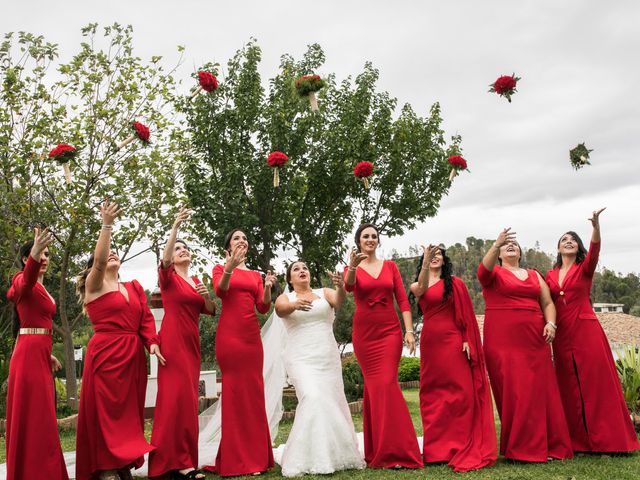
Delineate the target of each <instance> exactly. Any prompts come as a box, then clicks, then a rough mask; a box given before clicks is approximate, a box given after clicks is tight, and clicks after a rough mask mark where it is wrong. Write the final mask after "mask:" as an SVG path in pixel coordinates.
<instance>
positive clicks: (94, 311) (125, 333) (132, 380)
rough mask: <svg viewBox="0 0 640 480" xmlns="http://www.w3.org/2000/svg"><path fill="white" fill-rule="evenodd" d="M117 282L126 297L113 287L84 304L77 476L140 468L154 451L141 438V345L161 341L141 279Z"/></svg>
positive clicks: (144, 366)
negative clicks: (87, 333) (89, 329)
mask: <svg viewBox="0 0 640 480" xmlns="http://www.w3.org/2000/svg"><path fill="white" fill-rule="evenodd" d="M122 285H123V286H124V287H125V288H126V290H127V293H128V295H129V299H128V300H127V298H125V296H124V295H123V294H122V292H120V290H114V291H111V292H108V293H105V294H104V295H101V296H100V297H98V298H96V299H95V300H93V301H91V302H89V303H87V304H86V305H85V308H86V310H87V314H88V316H89V319H90V320H91V323H92V324H93V330H94V334H93V336H92V337H91V339H90V340H89V344H88V345H87V355H86V360H85V365H84V370H83V377H82V387H81V391H80V410H79V412H78V431H77V437H76V452H77V458H76V479H77V480H89V479H95V478H97V476H98V472H99V471H101V470H118V469H122V468H129V467H134V468H139V467H140V466H141V465H142V464H143V463H144V454H145V453H147V452H150V451H151V450H153V447H152V446H151V445H149V443H147V441H146V439H145V437H144V398H145V393H146V388H147V359H146V357H145V353H144V348H145V347H147V348H149V347H150V346H151V345H153V344H158V345H159V344H160V340H159V338H158V336H157V335H156V327H155V323H154V320H153V315H152V314H151V311H150V310H149V307H148V305H147V298H146V296H145V294H144V290H143V289H142V287H141V286H140V284H139V283H138V282H137V281H135V280H133V281H131V282H126V283H123V284H122ZM167 361H168V362H170V361H171V360H170V359H169V358H168V357H167Z"/></svg>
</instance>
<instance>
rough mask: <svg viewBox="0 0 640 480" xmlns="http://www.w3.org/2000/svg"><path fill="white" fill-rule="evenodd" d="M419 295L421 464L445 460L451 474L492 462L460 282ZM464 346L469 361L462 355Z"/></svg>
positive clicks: (474, 332)
mask: <svg viewBox="0 0 640 480" xmlns="http://www.w3.org/2000/svg"><path fill="white" fill-rule="evenodd" d="M452 280H453V291H452V292H451V294H450V295H449V296H448V298H447V300H446V301H443V294H444V281H443V280H440V281H439V282H437V283H435V284H434V285H432V286H431V287H429V289H428V290H427V291H426V292H425V293H424V294H423V295H422V297H420V299H419V305H420V308H421V310H422V313H423V315H424V323H423V326H422V331H421V332H420V413H421V414H422V425H423V428H424V436H423V448H422V455H423V458H424V461H425V462H426V463H430V462H448V463H449V466H450V467H451V468H453V469H454V470H455V471H456V472H466V471H469V470H476V469H479V468H483V467H486V466H489V465H492V464H493V463H495V461H496V459H497V456H498V447H497V443H496V429H495V423H494V418H493V404H492V402H491V389H490V387H489V379H488V377H487V371H486V366H485V361H484V353H483V351H482V342H481V339H480V331H479V329H478V322H477V321H476V317H475V315H474V313H473V305H472V304H471V298H470V297H469V292H468V291H467V287H466V286H465V284H464V282H463V281H462V280H460V279H459V278H457V277H453V278H452ZM463 342H468V344H469V349H470V353H471V361H469V360H468V359H467V356H466V354H465V353H464V352H463V351H462V343H463Z"/></svg>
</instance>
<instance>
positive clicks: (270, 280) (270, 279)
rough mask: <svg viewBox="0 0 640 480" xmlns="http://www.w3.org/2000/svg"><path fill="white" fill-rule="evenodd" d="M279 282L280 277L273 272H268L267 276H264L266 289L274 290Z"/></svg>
mask: <svg viewBox="0 0 640 480" xmlns="http://www.w3.org/2000/svg"><path fill="white" fill-rule="evenodd" d="M277 281H278V277H276V274H275V273H273V272H272V271H271V270H267V274H266V275H265V276H264V288H272V287H273V286H274V285H275V283H276V282H277Z"/></svg>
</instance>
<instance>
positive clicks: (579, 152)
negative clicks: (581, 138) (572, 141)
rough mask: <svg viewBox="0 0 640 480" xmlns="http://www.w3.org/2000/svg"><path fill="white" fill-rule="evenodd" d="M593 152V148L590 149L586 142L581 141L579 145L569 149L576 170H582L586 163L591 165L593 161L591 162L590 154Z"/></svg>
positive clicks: (572, 164)
mask: <svg viewBox="0 0 640 480" xmlns="http://www.w3.org/2000/svg"><path fill="white" fill-rule="evenodd" d="M591 152H593V150H589V149H588V148H587V147H586V146H585V144H584V142H583V143H579V144H578V146H577V147H575V148H572V149H571V150H569V159H570V161H571V166H572V167H573V168H575V169H576V170H580V169H581V168H582V167H584V166H585V165H591V163H589V154H590V153H591Z"/></svg>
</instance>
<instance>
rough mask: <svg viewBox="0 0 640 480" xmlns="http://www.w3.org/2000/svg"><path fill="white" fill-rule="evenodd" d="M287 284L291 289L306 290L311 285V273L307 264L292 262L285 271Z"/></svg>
mask: <svg viewBox="0 0 640 480" xmlns="http://www.w3.org/2000/svg"><path fill="white" fill-rule="evenodd" d="M287 283H288V284H289V285H290V286H291V287H293V289H294V290H295V289H306V288H308V287H309V285H310V283H311V273H310V272H309V267H307V264H306V263H304V262H302V261H298V262H293V263H292V264H291V265H290V266H289V268H288V269H287Z"/></svg>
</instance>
